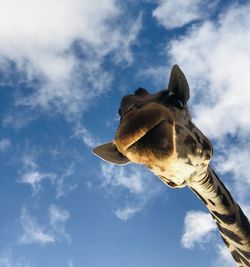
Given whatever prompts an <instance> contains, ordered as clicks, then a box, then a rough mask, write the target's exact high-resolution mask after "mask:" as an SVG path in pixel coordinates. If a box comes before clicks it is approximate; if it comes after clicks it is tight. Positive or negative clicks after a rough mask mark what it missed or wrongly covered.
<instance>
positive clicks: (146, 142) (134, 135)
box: [114, 104, 174, 164]
mask: <svg viewBox="0 0 250 267" xmlns="http://www.w3.org/2000/svg"><path fill="white" fill-rule="evenodd" d="M173 129H174V122H173V118H172V116H171V115H170V113H169V111H168V109H167V108H165V107H164V106H162V105H159V104H148V105H145V106H144V107H143V108H141V109H139V110H132V111H130V112H129V113H128V114H126V115H125V116H124V118H123V120H122V123H121V124H120V126H119V128H118V129H117V132H116V136H115V140H114V144H115V145H116V147H117V149H118V150H119V151H120V152H121V153H122V154H123V155H125V156H126V157H128V158H129V159H130V160H131V161H133V162H140V163H145V164H147V162H146V161H148V160H146V159H149V158H152V157H153V158H155V157H157V158H158V159H160V158H163V157H166V156H167V155H169V154H171V153H173V150H174V148H173V147H174V145H173ZM128 133H129V134H128ZM144 159H145V160H144Z"/></svg>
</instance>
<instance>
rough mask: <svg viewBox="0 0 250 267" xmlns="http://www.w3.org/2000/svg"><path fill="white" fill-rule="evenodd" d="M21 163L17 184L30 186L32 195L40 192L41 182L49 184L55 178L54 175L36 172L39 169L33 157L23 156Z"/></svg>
mask: <svg viewBox="0 0 250 267" xmlns="http://www.w3.org/2000/svg"><path fill="white" fill-rule="evenodd" d="M22 161H23V171H22V174H21V176H20V178H19V179H18V182H20V183H23V184H27V185H30V186H31V187H32V190H33V194H34V195H35V194H36V193H38V192H39V191H41V189H42V182H43V181H44V180H46V179H48V180H49V181H50V182H51V183H53V182H54V181H55V179H56V177H57V175H56V174H55V173H49V172H48V173H43V172H40V171H39V170H38V169H39V168H38V165H37V162H36V160H35V157H34V155H32V154H25V155H24V156H23V158H22Z"/></svg>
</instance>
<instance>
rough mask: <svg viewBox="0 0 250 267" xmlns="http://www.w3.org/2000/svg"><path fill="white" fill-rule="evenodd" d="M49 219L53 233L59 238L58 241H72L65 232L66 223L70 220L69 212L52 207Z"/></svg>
mask: <svg viewBox="0 0 250 267" xmlns="http://www.w3.org/2000/svg"><path fill="white" fill-rule="evenodd" d="M49 217H50V222H49V223H50V226H51V229H52V232H53V233H54V234H55V235H56V236H57V239H59V238H60V239H61V238H65V239H67V240H68V241H70V236H69V235H68V234H67V233H66V231H65V222H66V221H67V220H68V219H69V218H70V214H69V212H68V211H67V210H65V209H61V208H59V207H57V206H56V205H50V207H49Z"/></svg>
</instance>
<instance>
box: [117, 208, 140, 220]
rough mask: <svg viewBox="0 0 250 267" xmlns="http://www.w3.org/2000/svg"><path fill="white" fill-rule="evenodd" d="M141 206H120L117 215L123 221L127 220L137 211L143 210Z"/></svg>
mask: <svg viewBox="0 0 250 267" xmlns="http://www.w3.org/2000/svg"><path fill="white" fill-rule="evenodd" d="M141 209H142V208H140V207H129V206H127V207H125V208H119V209H117V210H116V212H115V215H116V216H117V217H118V218H119V219H121V220H122V221H127V220H128V219H129V218H130V217H132V216H133V215H134V214H136V213H137V212H139V211H141Z"/></svg>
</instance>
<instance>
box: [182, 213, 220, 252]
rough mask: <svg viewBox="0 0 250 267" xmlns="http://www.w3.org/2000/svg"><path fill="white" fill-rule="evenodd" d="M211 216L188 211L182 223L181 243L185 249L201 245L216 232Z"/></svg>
mask: <svg viewBox="0 0 250 267" xmlns="http://www.w3.org/2000/svg"><path fill="white" fill-rule="evenodd" d="M216 229H217V228H216V225H215V222H214V221H213V219H212V216H211V215H210V214H208V213H205V212H202V211H189V212H187V214H186V217H185V221H184V233H183V236H182V238H181V243H182V245H183V246H184V247H185V248H193V246H194V244H197V243H198V244H200V245H201V244H203V243H205V242H208V241H209V240H210V239H211V237H212V232H213V231H214V230H216Z"/></svg>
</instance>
